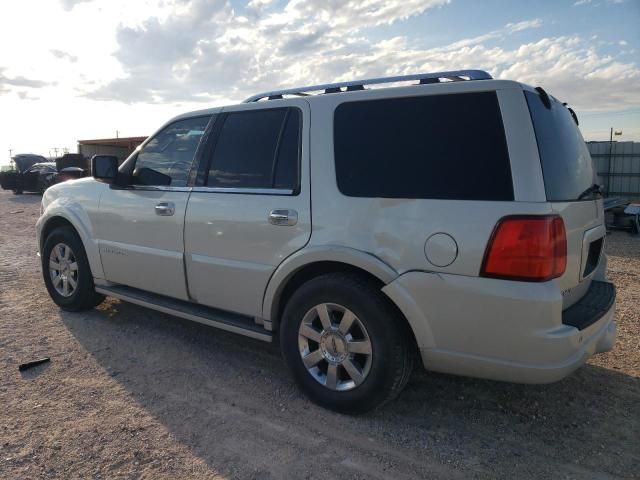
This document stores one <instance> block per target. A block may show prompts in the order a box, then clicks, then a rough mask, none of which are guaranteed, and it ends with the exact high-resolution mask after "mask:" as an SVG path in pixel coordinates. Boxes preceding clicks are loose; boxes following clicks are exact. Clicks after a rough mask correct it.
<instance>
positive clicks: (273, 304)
mask: <svg viewBox="0 0 640 480" xmlns="http://www.w3.org/2000/svg"><path fill="white" fill-rule="evenodd" d="M333 272H351V273H355V274H358V275H361V276H363V277H366V278H368V279H370V280H371V281H372V282H374V283H376V284H377V285H378V287H379V288H380V291H381V293H383V294H384V296H385V298H387V299H388V300H389V303H390V304H391V305H393V307H394V308H396V309H397V310H398V313H399V314H400V315H401V316H402V317H403V318H404V319H405V321H407V323H408V325H409V327H410V330H411V332H412V336H413V337H414V341H415V340H416V338H415V333H414V331H413V327H412V325H411V322H409V319H408V318H407V317H406V315H405V312H404V311H403V309H401V308H400V306H399V305H397V304H396V302H395V301H394V300H393V299H392V298H391V297H389V296H388V295H386V293H385V292H384V290H383V288H384V287H385V285H388V284H389V283H391V282H393V280H394V279H396V278H397V277H398V273H397V272H396V271H395V270H394V269H393V268H392V267H391V266H389V265H388V264H386V263H384V262H383V261H382V260H381V259H379V258H377V257H375V256H374V255H371V254H369V253H366V252H362V251H359V250H355V249H351V248H348V247H342V246H330V247H321V248H310V249H305V250H303V251H300V252H298V253H297V254H294V255H293V256H291V257H289V258H288V259H287V260H285V262H283V263H282V264H281V265H280V266H279V267H278V268H277V269H276V271H275V272H274V274H273V275H272V276H271V279H270V281H269V284H268V285H267V289H266V292H265V295H264V299H263V309H262V310H263V317H264V319H265V320H267V321H270V322H271V328H272V330H274V331H275V330H277V329H278V327H279V320H280V316H281V314H282V311H283V309H284V306H285V305H286V303H287V300H288V299H289V298H290V297H291V295H292V294H293V292H295V290H296V289H297V288H298V287H299V286H300V285H302V284H303V283H305V282H307V281H309V280H311V279H312V278H314V277H317V276H319V275H323V274H326V273H333Z"/></svg>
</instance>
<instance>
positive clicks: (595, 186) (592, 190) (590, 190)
mask: <svg viewBox="0 0 640 480" xmlns="http://www.w3.org/2000/svg"><path fill="white" fill-rule="evenodd" d="M592 193H595V194H597V195H600V196H602V188H601V187H600V185H598V184H597V183H594V184H593V185H591V186H590V187H589V188H587V189H586V190H585V191H584V192H582V193H581V194H580V195H578V200H582V199H583V198H584V197H586V196H588V195H591V194H592Z"/></svg>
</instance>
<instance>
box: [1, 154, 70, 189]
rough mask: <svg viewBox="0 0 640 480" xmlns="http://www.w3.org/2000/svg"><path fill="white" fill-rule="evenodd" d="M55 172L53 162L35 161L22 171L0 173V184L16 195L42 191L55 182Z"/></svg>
mask: <svg viewBox="0 0 640 480" xmlns="http://www.w3.org/2000/svg"><path fill="white" fill-rule="evenodd" d="M57 173H58V171H57V170H56V164H55V163H54V162H43V163H35V164H33V165H31V166H30V167H28V168H27V169H26V170H24V171H23V172H19V171H14V172H3V173H0V186H2V188H3V189H5V190H12V191H13V193H15V194H16V195H19V194H21V193H22V192H40V193H44V191H45V190H46V189H47V188H49V187H50V186H51V185H53V184H54V183H55V179H56V175H57Z"/></svg>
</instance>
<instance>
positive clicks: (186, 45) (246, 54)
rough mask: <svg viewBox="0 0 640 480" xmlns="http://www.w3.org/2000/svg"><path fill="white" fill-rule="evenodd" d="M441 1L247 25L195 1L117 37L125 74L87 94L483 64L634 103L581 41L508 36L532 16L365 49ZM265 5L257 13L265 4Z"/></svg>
mask: <svg viewBox="0 0 640 480" xmlns="http://www.w3.org/2000/svg"><path fill="white" fill-rule="evenodd" d="M444 3H445V2H444V1H439V0H405V1H402V0H368V1H367V2H364V3H357V2H353V1H350V2H338V1H337V0H331V1H324V2H322V1H320V0H292V1H290V2H289V3H288V4H287V5H286V6H285V7H284V8H283V9H280V10H276V11H273V10H274V8H273V5H272V4H271V2H270V1H267V0H257V1H255V2H252V7H255V8H256V9H258V10H260V12H261V13H260V14H259V15H258V17H256V18H255V19H254V20H253V21H248V20H247V18H246V17H243V16H242V15H239V14H238V13H236V12H235V11H234V10H233V9H232V8H231V7H230V5H229V4H228V3H227V2H226V0H217V1H214V2H207V1H203V0H194V1H192V2H191V3H189V4H188V8H185V6H184V5H182V9H181V10H180V11H179V12H176V14H174V15H168V16H166V18H165V19H164V20H159V19H157V18H151V19H148V20H146V21H144V22H143V23H141V24H140V25H137V26H131V27H121V28H120V29H119V30H118V42H119V49H118V50H117V52H116V58H117V59H118V60H119V62H120V63H121V65H122V66H123V68H124V72H125V75H124V76H122V77H120V78H117V79H115V80H113V81H111V82H109V83H107V84H103V85H102V86H100V87H99V88H97V89H93V90H89V91H87V95H88V96H89V97H91V98H98V99H102V100H109V99H118V100H121V101H124V102H172V101H201V102H209V103H211V102H214V103H215V102H218V101H219V100H220V99H221V98H222V97H224V98H235V99H237V100H241V99H242V98H244V97H246V96H249V95H250V94H252V93H255V92H257V91H261V90H272V89H276V88H279V87H291V86H295V85H296V84H311V83H323V82H331V81H336V80H344V79H354V78H363V77H367V76H379V75H397V74H403V73H415V72H422V71H438V70H454V69H459V68H483V69H486V70H488V71H490V72H492V73H493V74H494V76H495V77H496V78H509V79H513V80H519V81H523V82H526V83H531V84H534V85H544V86H545V88H547V89H548V90H549V91H550V92H552V93H554V94H555V95H556V96H558V97H559V98H562V99H563V100H565V101H568V102H570V103H571V104H573V105H574V106H575V107H577V108H580V109H610V108H621V107H623V106H625V105H634V104H636V105H637V104H640V91H639V89H640V87H639V85H640V70H639V69H638V66H637V65H635V64H633V63H623V62H620V61H617V60H616V59H615V58H613V57H611V56H607V55H603V54H601V53H599V52H598V51H597V50H596V49H595V48H594V47H593V46H592V44H591V42H590V41H589V40H587V39H583V38H582V37H579V36H562V37H548V38H542V39H540V40H538V41H535V42H528V43H524V44H518V43H516V42H515V41H514V37H512V36H513V35H516V34H518V33H519V32H522V31H524V30H528V29H535V28H539V27H541V26H542V20H541V19H538V18H534V19H528V20H523V21H519V22H514V23H508V24H506V25H504V26H503V27H502V28H500V29H496V30H493V31H490V32H488V33H486V34H483V35H480V36H476V37H473V38H466V39H462V40H459V41H456V42H453V43H451V44H449V45H447V46H442V47H439V48H429V49H426V48H421V47H420V46H416V45H413V44H412V43H411V41H410V40H409V39H408V38H406V37H403V36H399V37H394V38H388V39H384V40H379V41H376V42H372V41H370V40H368V39H367V35H366V32H365V30H366V29H368V28H372V27H375V26H378V25H381V24H389V23H394V22H398V21H401V20H402V19H404V18H407V17H408V16H411V15H414V14H416V13H419V12H424V11H427V10H428V9H431V8H436V7H438V6H441V5H443V4H444ZM266 7H269V8H268V11H267V13H265V12H264V8H266Z"/></svg>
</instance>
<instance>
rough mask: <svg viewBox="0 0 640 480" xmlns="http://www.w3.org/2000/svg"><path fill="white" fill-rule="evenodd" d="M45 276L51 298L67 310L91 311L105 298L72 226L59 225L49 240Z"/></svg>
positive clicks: (44, 249) (47, 240) (44, 259)
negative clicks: (95, 283)
mask: <svg viewBox="0 0 640 480" xmlns="http://www.w3.org/2000/svg"><path fill="white" fill-rule="evenodd" d="M42 275H43V277H44V283H45V285H46V287H47V290H48V291H49V295H50V296H51V299H52V300H53V301H54V302H55V303H56V304H57V305H58V306H59V307H60V308H62V309H63V310H68V311H72V312H75V311H80V310H88V309H90V308H93V307H95V306H96V305H98V304H99V303H100V302H102V300H103V299H104V296H103V295H100V294H98V293H96V291H95V287H94V285H93V276H92V274H91V268H90V267H89V261H88V260H87V254H86V253H85V250H84V246H83V245H82V241H81V240H80V237H78V234H77V233H76V232H75V230H73V228H71V227H59V228H56V229H54V230H53V231H52V232H51V233H50V234H49V235H48V236H47V238H46V239H45V241H44V246H43V249H42Z"/></svg>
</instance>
